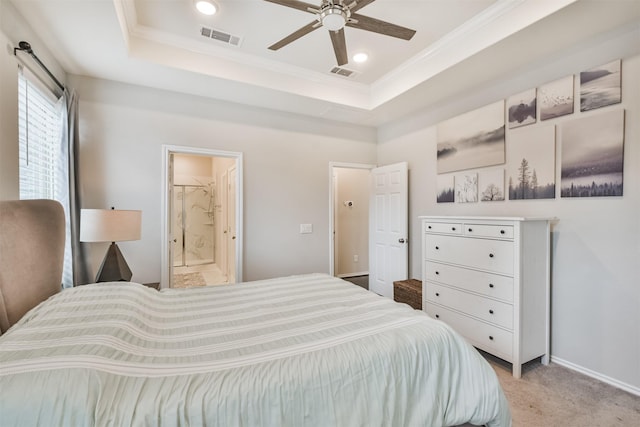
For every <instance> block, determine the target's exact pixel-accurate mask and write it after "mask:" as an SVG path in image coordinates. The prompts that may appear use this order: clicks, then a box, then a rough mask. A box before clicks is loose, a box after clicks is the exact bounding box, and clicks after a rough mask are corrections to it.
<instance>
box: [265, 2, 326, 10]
mask: <svg viewBox="0 0 640 427" xmlns="http://www.w3.org/2000/svg"><path fill="white" fill-rule="evenodd" d="M264 1H268V2H269V3H275V4H279V5H280V6H287V7H292V8H294V9H298V10H301V11H303V12H309V13H314V12H311V11H310V10H309V8H311V9H318V6H317V5H315V4H309V3H305V2H303V1H298V0H264Z"/></svg>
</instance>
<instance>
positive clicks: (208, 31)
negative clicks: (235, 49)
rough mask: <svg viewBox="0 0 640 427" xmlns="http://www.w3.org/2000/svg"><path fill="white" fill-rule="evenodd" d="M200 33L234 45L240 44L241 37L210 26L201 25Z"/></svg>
mask: <svg viewBox="0 0 640 427" xmlns="http://www.w3.org/2000/svg"><path fill="white" fill-rule="evenodd" d="M200 35H201V36H203V37H206V38H208V39H213V40H217V41H219V42H222V43H226V44H230V45H232V46H240V42H241V41H242V38H241V37H238V36H234V35H232V34H229V33H225V32H223V31H219V30H215V29H213V28H208V27H200Z"/></svg>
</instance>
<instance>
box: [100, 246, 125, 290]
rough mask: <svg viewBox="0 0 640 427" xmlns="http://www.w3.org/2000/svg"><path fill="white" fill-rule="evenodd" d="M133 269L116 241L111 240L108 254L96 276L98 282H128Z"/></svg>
mask: <svg viewBox="0 0 640 427" xmlns="http://www.w3.org/2000/svg"><path fill="white" fill-rule="evenodd" d="M131 276H133V274H132V273H131V269H130V268H129V266H128V265H127V261H125V260H124V257H123V256H122V252H120V248H118V245H116V244H115V242H111V245H110V246H109V250H107V254H106V255H105V257H104V260H102V265H101V266H100V270H98V275H97V276H96V283H97V282H128V281H130V280H131Z"/></svg>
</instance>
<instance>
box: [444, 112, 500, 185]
mask: <svg viewBox="0 0 640 427" xmlns="http://www.w3.org/2000/svg"><path fill="white" fill-rule="evenodd" d="M504 127H505V125H504V101H498V102H496V103H493V104H490V105H487V106H485V107H483V108H479V109H477V110H474V111H470V112H468V113H465V114H462V115H460V116H457V117H454V118H452V119H449V120H446V121H444V122H441V123H439V124H438V126H437V131H438V137H437V140H438V152H437V159H438V174H441V173H446V172H454V171H461V170H465V169H474V168H478V167H484V166H493V165H501V164H503V163H504V155H505V154H504Z"/></svg>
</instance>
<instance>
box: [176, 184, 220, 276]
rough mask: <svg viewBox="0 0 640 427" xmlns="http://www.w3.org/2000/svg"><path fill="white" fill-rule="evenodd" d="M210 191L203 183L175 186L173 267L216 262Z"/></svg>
mask: <svg viewBox="0 0 640 427" xmlns="http://www.w3.org/2000/svg"><path fill="white" fill-rule="evenodd" d="M211 191H212V189H211V188H210V187H205V186H194V185H176V186H174V192H173V194H174V204H173V206H174V211H173V219H172V220H173V226H174V228H173V229H174V230H175V231H176V233H175V236H174V239H175V249H174V252H173V253H174V257H173V265H174V267H181V266H189V265H198V264H208V263H213V262H214V261H215V259H214V234H213V233H214V227H213V225H214V223H213V218H214V217H213V211H212V209H213V195H212V193H211Z"/></svg>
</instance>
